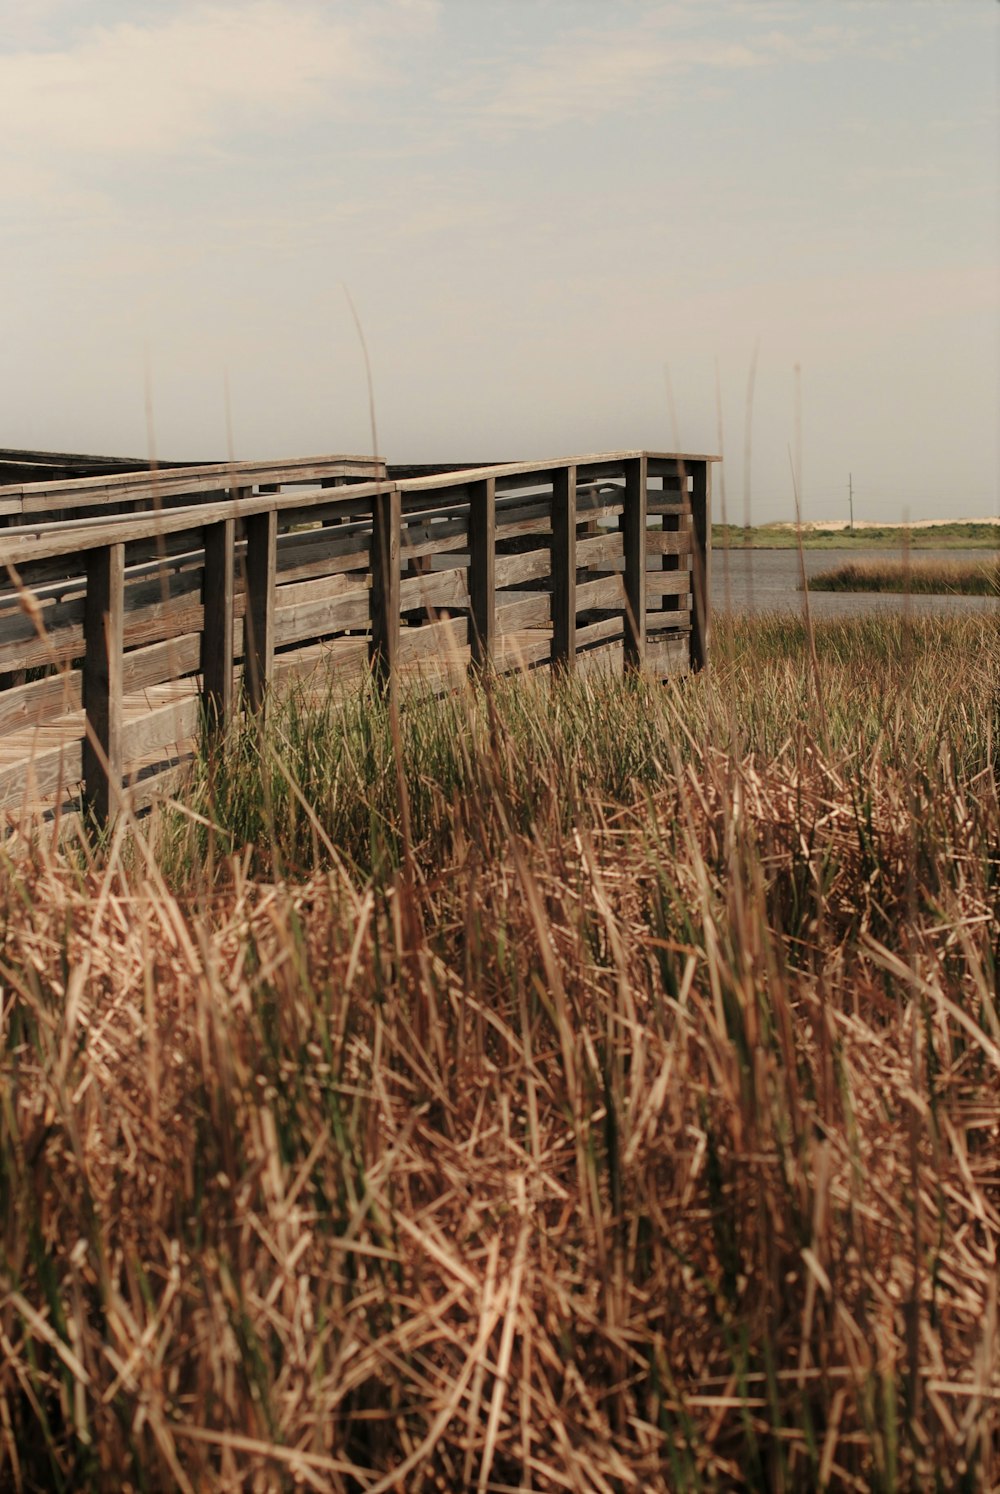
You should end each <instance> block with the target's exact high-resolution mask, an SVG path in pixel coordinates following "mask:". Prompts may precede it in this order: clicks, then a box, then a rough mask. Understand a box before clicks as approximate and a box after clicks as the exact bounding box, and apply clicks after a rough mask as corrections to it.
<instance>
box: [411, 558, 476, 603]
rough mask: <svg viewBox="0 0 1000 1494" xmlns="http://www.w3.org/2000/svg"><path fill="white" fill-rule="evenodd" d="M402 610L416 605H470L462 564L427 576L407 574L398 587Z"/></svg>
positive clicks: (466, 580) (464, 570)
mask: <svg viewBox="0 0 1000 1494" xmlns="http://www.w3.org/2000/svg"><path fill="white" fill-rule="evenodd" d="M398 597H399V605H400V607H401V608H402V610H403V611H404V612H412V611H415V610H416V609H417V608H418V607H470V606H471V605H472V603H471V599H470V597H469V582H468V573H467V571H466V569H465V567H464V566H456V567H454V568H453V569H451V570H447V571H432V572H431V573H430V575H427V576H407V577H406V579H405V580H404V581H401V582H400V583H399V587H398Z"/></svg>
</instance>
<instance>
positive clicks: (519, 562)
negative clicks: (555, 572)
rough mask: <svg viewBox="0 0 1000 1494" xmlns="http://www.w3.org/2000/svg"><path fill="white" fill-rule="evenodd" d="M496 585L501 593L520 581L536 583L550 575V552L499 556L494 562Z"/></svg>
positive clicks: (548, 549)
mask: <svg viewBox="0 0 1000 1494" xmlns="http://www.w3.org/2000/svg"><path fill="white" fill-rule="evenodd" d="M495 574H496V585H497V590H498V591H502V590H503V589H504V588H505V587H507V586H516V585H518V584H519V583H520V582H522V581H538V580H540V579H541V578H542V577H544V576H549V575H551V574H552V550H551V548H550V547H549V546H548V545H546V547H545V549H544V550H527V551H525V552H524V554H522V555H500V556H498V557H497V560H496V570H495Z"/></svg>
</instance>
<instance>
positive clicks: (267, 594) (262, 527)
mask: <svg viewBox="0 0 1000 1494" xmlns="http://www.w3.org/2000/svg"><path fill="white" fill-rule="evenodd" d="M246 536H247V559H246V578H247V590H246V611H245V613H244V617H243V633H244V660H245V666H244V678H245V681H246V691H247V701H248V704H249V706H250V709H251V710H253V711H259V710H260V709H261V707H262V706H263V705H264V700H265V697H266V695H267V687H268V683H269V682H270V679H271V675H272V673H273V670H274V595H275V582H276V577H277V568H278V514H277V510H276V509H273V508H269V509H267V510H266V511H265V512H264V513H262V514H250V515H249V516H248V517H247V520H246Z"/></svg>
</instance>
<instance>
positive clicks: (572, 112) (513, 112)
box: [0, 0, 1000, 521]
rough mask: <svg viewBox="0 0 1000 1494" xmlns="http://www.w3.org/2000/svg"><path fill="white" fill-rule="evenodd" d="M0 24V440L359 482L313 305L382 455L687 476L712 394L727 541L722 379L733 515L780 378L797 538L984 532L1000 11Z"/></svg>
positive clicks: (364, 4) (882, 2) (66, 6)
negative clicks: (573, 456)
mask: <svg viewBox="0 0 1000 1494" xmlns="http://www.w3.org/2000/svg"><path fill="white" fill-rule="evenodd" d="M0 21H2V25H0V138H2V139H3V142H4V148H3V151H2V153H0V269H2V284H3V318H2V324H0V326H2V332H0V411H2V424H0V446H37V447H48V448H62V449H69V450H81V451H107V452H114V453H121V454H130V455H131V454H140V455H141V454H144V453H146V452H147V451H148V450H149V448H150V442H151V439H152V440H153V442H154V443H155V448H156V450H157V451H158V453H159V455H161V456H163V457H172V458H178V457H179V458H184V457H191V458H199V457H217V458H222V457H225V456H226V454H227V445H228V437H227V420H226V388H227V383H228V389H229V405H230V409H231V422H232V440H233V445H234V448H235V454H236V455H237V456H239V457H257V456H259V457H272V456H282V455H293V454H306V453H309V452H320V451H324V452H327V451H359V452H363V451H370V450H371V442H372V437H371V428H370V422H369V413H368V396H367V389H366V383H365V371H364V361H363V357H362V352H361V347H360V343H359V339H358V334H357V331H356V329H355V326H354V322H353V320H352V316H351V311H350V307H349V304H348V301H347V296H346V294H345V287H346V289H347V290H348V291H349V292H350V296H351V297H352V299H353V301H354V304H355V305H356V307H357V312H358V316H359V318H360V321H361V324H362V326H363V328H364V333H365V337H366V339H367V343H368V348H369V352H370V356H371V364H372V373H373V379H374V390H375V406H376V415H377V422H378V440H379V445H380V447H381V449H382V451H383V453H384V454H385V455H386V456H387V457H389V459H390V460H396V461H407V460H412V461H434V460H437V459H439V460H441V461H456V460H463V459H466V458H469V459H473V460H493V459H498V460H516V459H521V458H524V459H527V458H534V457H544V456H556V455H564V454H568V453H571V452H581V451H596V450H607V449H611V448H621V447H648V448H651V449H666V450H674V449H676V448H677V446H678V445H679V446H680V448H681V449H684V450H688V451H693V452H704V451H715V450H717V449H718V445H719V437H718V400H717V393H716V390H717V373H716V370H718V384H719V387H721V395H722V414H723V440H724V447H725V453H726V490H727V502H728V510H729V515H730V517H731V518H736V519H740V520H742V517H743V510H744V497H745V492H746V485H745V481H744V451H745V444H746V434H747V433H746V409H747V386H748V381H749V377H750V372H751V368H752V367H753V365H754V359H755V356H756V380H755V394H754V403H753V422H752V441H753V445H752V464H751V485H750V491H751V498H752V517H753V519H754V520H755V521H759V520H762V519H766V518H768V517H787V516H790V515H791V513H792V512H793V496H792V483H791V477H790V470H789V456H788V451H789V446H790V445H793V446H794V444H795V430H796V423H795V375H794V372H793V370H794V367H795V365H796V364H799V365H801V370H802V372H801V403H802V426H801V432H802V453H803V511H804V514H805V516H806V517H814V518H815V517H825V516H829V515H833V514H838V515H841V514H842V515H843V516H846V505H847V475H848V471H849V470H851V471H853V474H854V484H855V492H856V504H855V511H856V514H857V516H858V517H863V518H872V519H894V518H895V519H898V518H899V517H901V516H902V515H903V513H904V512H908V513H909V515H910V517H913V518H920V517H930V516H933V515H935V514H939V513H940V514H946V513H948V512H953V513H955V514H981V513H991V512H996V511H997V509H998V487H1000V484H998V468H1000V427H998V416H997V411H998V405H1000V298H998V180H1000V173H998V155H1000V146H998V140H1000V131H998V47H1000V5H998V4H997V3H996V0H928V3H921V0H861V3H852V0H829V3H828V0H773V3H772V0H767V3H764V0H762V3H756V4H755V3H736V0H695V3H688V0H673V3H660V0H283V3H278V0H241V3H229V0H220V3H213V4H210V3H202V0H129V3H128V4H125V3H122V0H0ZM755 350H756V353H755ZM671 387H672V390H673V399H672V400H671V397H670V394H669V389H670V388H671ZM147 390H148V401H147ZM147 406H148V407H149V408H151V410H152V419H151V422H150V421H148V420H147ZM150 426H151V428H152V438H151V435H150ZM716 496H717V502H716V514H717V516H718V513H719V505H718V488H717V490H716Z"/></svg>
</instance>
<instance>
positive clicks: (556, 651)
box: [552, 462, 576, 669]
mask: <svg viewBox="0 0 1000 1494" xmlns="http://www.w3.org/2000/svg"><path fill="white" fill-rule="evenodd" d="M552 663H553V664H554V665H558V666H559V667H560V668H562V669H573V668H574V667H575V665H576V464H575V463H572V462H571V463H570V464H569V466H566V467H558V468H557V469H556V471H555V472H554V473H553V476H552Z"/></svg>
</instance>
